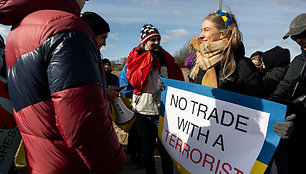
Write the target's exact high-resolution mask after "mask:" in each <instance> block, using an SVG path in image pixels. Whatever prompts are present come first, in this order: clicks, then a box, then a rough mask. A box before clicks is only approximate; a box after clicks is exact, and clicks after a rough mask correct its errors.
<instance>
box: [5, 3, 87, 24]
mask: <svg viewBox="0 0 306 174" xmlns="http://www.w3.org/2000/svg"><path fill="white" fill-rule="evenodd" d="M44 9H53V10H62V11H67V12H70V13H73V14H77V15H80V12H81V9H80V7H79V6H78V4H77V2H76V0H0V24H3V25H15V24H17V23H18V22H19V21H21V20H22V19H23V18H24V17H25V16H27V15H28V14H30V13H32V12H34V11H37V10H44Z"/></svg>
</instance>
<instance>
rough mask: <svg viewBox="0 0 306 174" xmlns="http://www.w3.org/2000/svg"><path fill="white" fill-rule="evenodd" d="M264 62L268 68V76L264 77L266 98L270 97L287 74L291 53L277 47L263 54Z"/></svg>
mask: <svg viewBox="0 0 306 174" xmlns="http://www.w3.org/2000/svg"><path fill="white" fill-rule="evenodd" d="M263 62H264V64H265V68H266V74H265V76H264V77H263V82H264V87H265V89H264V92H265V95H266V97H269V96H270V95H271V94H272V93H273V92H274V91H275V90H276V88H277V85H278V84H279V82H280V81H281V80H283V78H284V76H285V74H286V72H287V69H288V67H289V64H290V52H289V50H288V49H283V48H281V47H279V46H276V47H274V48H272V49H270V50H268V51H266V52H264V53H263Z"/></svg>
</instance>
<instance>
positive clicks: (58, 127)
mask: <svg viewBox="0 0 306 174" xmlns="http://www.w3.org/2000/svg"><path fill="white" fill-rule="evenodd" d="M79 15H80V9H79V7H78V5H77V3H76V1H75V0H0V23H2V24H5V25H12V28H11V31H10V33H9V35H8V37H7V45H6V55H5V57H6V61H7V65H8V68H9V69H8V87H9V92H10V97H11V100H12V103H13V107H14V114H15V119H16V123H17V126H18V128H19V130H20V132H21V135H22V138H23V141H24V145H25V148H26V153H27V160H28V172H29V173H44V174H46V173H65V174H67V173H90V172H93V173H119V172H120V171H121V170H122V168H123V166H124V163H125V155H124V153H123V150H122V147H121V145H120V144H119V142H118V138H117V136H116V133H115V131H114V129H113V126H112V121H111V113H110V109H109V103H108V99H107V97H106V93H105V74H104V71H103V69H102V66H101V65H102V64H101V59H100V52H99V50H98V47H97V45H96V41H95V39H94V36H93V34H92V31H91V30H90V28H89V27H88V25H87V24H86V23H85V22H84V21H83V20H82V19H81V18H80V17H79Z"/></svg>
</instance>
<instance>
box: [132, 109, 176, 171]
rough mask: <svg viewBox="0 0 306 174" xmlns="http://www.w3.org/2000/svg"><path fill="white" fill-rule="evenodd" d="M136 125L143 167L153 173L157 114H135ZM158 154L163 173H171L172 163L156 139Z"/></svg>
mask: <svg viewBox="0 0 306 174" xmlns="http://www.w3.org/2000/svg"><path fill="white" fill-rule="evenodd" d="M136 127H137V131H138V134H139V136H140V139H141V145H142V155H143V162H144V167H145V170H146V173H147V174H155V160H154V147H155V145H156V138H157V132H158V116H157V115H155V116H150V115H142V114H136ZM158 148H159V154H160V156H161V160H162V170H163V173H164V174H173V163H172V160H171V158H170V157H169V155H168V153H167V152H166V150H165V148H164V147H163V145H162V144H161V142H160V141H159V140H158Z"/></svg>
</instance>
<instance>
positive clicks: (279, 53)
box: [262, 46, 290, 71]
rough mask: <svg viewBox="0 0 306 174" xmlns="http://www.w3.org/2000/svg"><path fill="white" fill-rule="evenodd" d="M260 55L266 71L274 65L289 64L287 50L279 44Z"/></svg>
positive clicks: (274, 66)
mask: <svg viewBox="0 0 306 174" xmlns="http://www.w3.org/2000/svg"><path fill="white" fill-rule="evenodd" d="M262 57H263V58H262V59H263V62H264V64H265V67H266V70H267V71H269V70H272V69H273V68H276V67H283V66H288V65H289V64H290V52H289V50H288V49H284V48H281V47H279V46H276V47H274V48H272V49H270V50H268V51H266V52H264V53H263V56H262Z"/></svg>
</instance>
